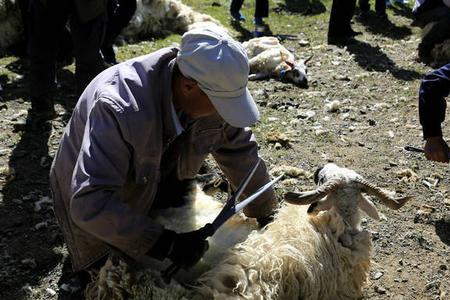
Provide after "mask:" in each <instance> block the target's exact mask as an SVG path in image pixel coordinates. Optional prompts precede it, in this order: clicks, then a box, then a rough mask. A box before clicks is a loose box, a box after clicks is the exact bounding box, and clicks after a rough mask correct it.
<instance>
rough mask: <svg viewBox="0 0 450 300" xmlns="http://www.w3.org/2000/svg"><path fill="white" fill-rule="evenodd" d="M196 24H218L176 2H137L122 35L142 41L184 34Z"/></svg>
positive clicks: (165, 0) (174, 0)
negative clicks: (154, 37)
mask: <svg viewBox="0 0 450 300" xmlns="http://www.w3.org/2000/svg"><path fill="white" fill-rule="evenodd" d="M196 22H212V23H215V24H220V22H219V21H217V20H216V19H214V18H213V17H211V16H209V15H206V14H202V13H199V12H196V11H194V10H193V9H192V8H191V7H189V6H187V5H185V4H183V3H182V2H181V1H178V0H138V1H137V9H136V13H135V14H134V16H133V18H132V20H131V21H130V24H129V25H128V26H127V27H126V28H125V29H124V30H123V31H122V35H123V36H124V37H126V38H128V39H136V38H140V39H142V38H146V37H149V36H155V35H156V36H158V35H165V34H167V33H170V32H176V33H184V32H186V31H187V30H188V26H189V25H191V24H194V23H196Z"/></svg>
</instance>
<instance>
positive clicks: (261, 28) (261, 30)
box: [253, 25, 266, 38]
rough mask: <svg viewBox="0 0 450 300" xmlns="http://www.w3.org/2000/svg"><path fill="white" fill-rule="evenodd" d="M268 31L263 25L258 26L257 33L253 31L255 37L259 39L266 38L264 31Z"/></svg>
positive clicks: (256, 27)
mask: <svg viewBox="0 0 450 300" xmlns="http://www.w3.org/2000/svg"><path fill="white" fill-rule="evenodd" d="M265 30H266V27H265V26H263V25H256V26H255V31H253V37H255V38H258V37H262V36H264V31H265Z"/></svg>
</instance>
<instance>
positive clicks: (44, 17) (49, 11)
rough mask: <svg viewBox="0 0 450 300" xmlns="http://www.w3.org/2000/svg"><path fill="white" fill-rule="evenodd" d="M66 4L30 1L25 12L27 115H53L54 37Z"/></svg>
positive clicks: (63, 21) (58, 0)
mask: <svg viewBox="0 0 450 300" xmlns="http://www.w3.org/2000/svg"><path fill="white" fill-rule="evenodd" d="M69 11H70V4H69V3H68V1H65V0H48V1H46V2H45V4H44V3H43V1H32V2H31V5H30V11H29V27H28V32H29V41H28V55H29V57H30V99H31V116H32V117H34V118H36V119H52V118H53V117H54V116H55V109H54V106H53V104H54V99H53V94H54V90H55V88H56V56H57V52H58V37H59V33H60V31H61V28H63V27H64V26H65V24H66V22H67V19H68V16H69Z"/></svg>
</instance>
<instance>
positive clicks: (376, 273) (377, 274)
mask: <svg viewBox="0 0 450 300" xmlns="http://www.w3.org/2000/svg"><path fill="white" fill-rule="evenodd" d="M383 275H384V274H383V273H382V272H380V271H377V272H375V273H374V274H373V276H372V279H375V280H378V279H380V278H381V277H383Z"/></svg>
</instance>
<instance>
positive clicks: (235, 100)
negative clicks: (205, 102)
mask: <svg viewBox="0 0 450 300" xmlns="http://www.w3.org/2000/svg"><path fill="white" fill-rule="evenodd" d="M206 94H208V93H206ZM208 98H209V99H210V100H211V102H212V104H213V105H214V107H215V109H216V110H217V112H218V113H219V115H220V116H221V117H222V118H223V119H224V120H225V122H227V123H228V124H230V125H231V126H233V127H239V128H243V127H247V126H251V125H253V124H255V123H256V122H257V121H258V120H259V111H258V107H257V106H256V103H255V101H254V100H253V97H252V95H251V94H250V91H249V90H248V88H245V92H244V94H243V95H241V96H239V97H232V98H223V97H218V96H212V95H208Z"/></svg>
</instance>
